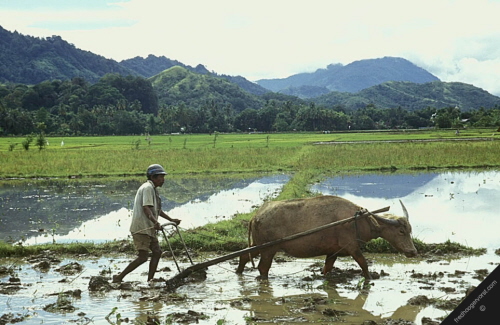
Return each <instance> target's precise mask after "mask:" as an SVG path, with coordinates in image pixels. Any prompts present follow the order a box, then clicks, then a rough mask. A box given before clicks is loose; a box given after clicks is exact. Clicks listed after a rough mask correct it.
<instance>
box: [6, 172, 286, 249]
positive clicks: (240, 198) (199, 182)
mask: <svg viewBox="0 0 500 325" xmlns="http://www.w3.org/2000/svg"><path fill="white" fill-rule="evenodd" d="M288 179H289V176H287V175H266V176H253V177H232V178H230V177H227V178H220V177H219V178H213V177H206V178H202V177H200V178H196V179H193V178H190V179H171V178H169V179H166V181H165V184H164V185H163V187H162V188H160V189H159V192H160V195H161V196H162V204H163V209H164V211H166V212H167V213H168V214H169V215H170V216H172V217H174V218H178V219H181V220H182V224H181V226H182V227H183V228H192V227H197V226H201V225H204V224H206V223H209V222H216V221H218V220H221V219H224V218H230V217H231V216H233V215H234V214H236V213H245V212H250V211H251V210H252V209H253V208H254V207H255V206H258V205H260V204H262V202H263V201H264V200H265V199H267V198H271V197H273V196H275V195H276V194H277V193H279V191H280V189H281V187H282V186H283V184H285V183H286V182H287V180H288ZM142 182H143V180H142V179H124V180H114V181H106V180H60V179H51V180H28V181H27V180H17V181H16V180H10V181H6V182H1V183H0V205H1V208H2V209H1V210H2V212H0V240H4V241H11V242H16V241H22V242H23V243H24V244H25V245H26V244H27V245H31V244H41V243H46V242H56V243H65V242H81V241H92V242H103V241H109V240H119V239H126V238H127V236H128V235H129V231H128V229H129V226H130V218H131V209H132V202H133V200H134V196H135V193H136V191H137V188H138V187H139V186H140V185H141V183H142Z"/></svg>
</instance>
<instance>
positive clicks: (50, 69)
mask: <svg viewBox="0 0 500 325" xmlns="http://www.w3.org/2000/svg"><path fill="white" fill-rule="evenodd" d="M174 66H180V67H183V68H186V69H188V70H190V71H192V72H195V73H199V74H211V72H210V71H208V70H207V69H206V68H205V67H204V66H203V65H202V64H199V65H197V66H196V67H191V66H188V65H185V64H183V63H182V62H179V61H176V60H171V59H168V58H166V57H164V56H161V57H157V56H154V55H149V56H148V57H147V58H141V57H135V58H132V59H127V60H123V61H121V62H119V63H118V62H116V61H115V60H111V59H106V58H104V57H103V56H100V55H97V54H94V53H92V52H88V51H83V50H80V49H78V48H76V47H75V46H74V45H72V44H70V43H68V42H66V41H65V40H63V39H62V38H61V37H59V36H52V37H47V38H39V37H32V36H25V35H22V34H19V33H18V32H9V31H7V30H5V29H3V28H2V27H1V26H0V82H13V83H22V84H37V83H40V82H42V81H46V80H55V79H59V80H69V79H73V78H75V77H81V78H84V79H85V80H87V81H89V82H90V83H95V82H97V81H98V80H99V79H100V78H101V77H102V76H104V75H106V74H108V73H117V74H120V75H123V76H128V75H134V76H141V77H144V78H149V77H152V76H154V75H156V74H158V73H160V72H162V71H164V70H167V69H169V68H172V67H174ZM214 75H215V76H218V75H217V74H214ZM218 77H220V78H224V79H226V80H228V81H230V82H232V83H234V84H236V85H238V86H240V87H241V88H243V89H245V90H246V91H248V92H250V93H252V94H256V95H260V94H264V93H266V92H268V90H266V89H265V88H263V87H261V86H259V85H257V84H255V83H253V82H250V81H248V80H247V79H245V78H243V77H239V76H238V77H233V76H226V75H220V76H218Z"/></svg>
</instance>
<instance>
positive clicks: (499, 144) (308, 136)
mask: <svg viewBox="0 0 500 325" xmlns="http://www.w3.org/2000/svg"><path fill="white" fill-rule="evenodd" d="M495 134H496V133H495V131H494V130H467V131H462V132H461V134H460V136H459V138H460V139H464V138H478V137H485V138H487V139H488V140H492V139H494V137H495ZM455 137H457V136H455V132H454V130H438V131H435V130H433V131H401V132H393V131H387V132H358V133H354V132H344V133H332V134H321V133H288V134H271V135H269V134H219V135H217V138H214V135H206V134H202V135H166V136H153V137H152V140H151V141H150V142H148V141H146V139H145V138H144V137H137V136H130V137H72V138H67V137H66V138H60V137H59V138H58V137H47V139H48V141H49V146H48V147H47V148H46V149H43V150H38V149H36V148H32V149H30V150H29V151H25V150H24V149H22V146H20V145H19V146H18V145H16V146H14V150H12V151H10V150H9V148H10V147H12V145H13V144H14V143H20V142H22V140H23V138H0V161H1V162H2V164H1V167H0V179H1V178H30V177H70V178H75V177H103V176H105V177H123V176H143V175H144V170H145V168H146V166H147V165H149V164H152V163H161V164H162V165H163V166H164V167H165V168H166V169H167V171H168V172H169V174H173V175H189V177H196V176H195V175H197V174H211V175H213V174H227V173H255V172H278V171H286V172H288V173H290V174H291V175H293V177H292V178H291V180H290V181H289V182H288V183H287V184H286V185H285V186H284V187H283V189H282V192H281V193H280V195H279V196H278V198H277V199H279V200H285V199H292V198H299V197H308V196H313V195H315V194H314V193H311V192H310V191H309V186H310V185H311V184H313V183H315V182H317V181H319V180H321V178H322V177H323V176H324V175H326V174H330V175H331V174H332V173H345V172H349V173H352V172H365V171H374V170H405V171H411V170H420V169H433V168H478V167H481V168H484V167H499V166H500V155H498V152H499V151H500V141H445V142H412V141H411V140H417V139H427V140H429V139H445V138H450V139H452V138H455ZM371 140H380V141H386V142H378V143H366V141H371ZM394 140H406V141H404V142H388V141H394ZM62 141H64V146H61V145H60V143H61V142H62ZM325 141H327V142H328V141H355V142H356V143H354V144H353V143H350V144H330V145H315V144H314V143H317V142H325ZM252 215H253V213H249V214H241V215H238V216H236V217H235V218H233V219H231V220H224V221H221V222H218V223H215V224H208V225H205V226H203V227H200V228H197V229H192V230H189V231H185V232H184V235H183V236H184V239H185V241H186V244H187V245H188V247H190V248H194V249H198V250H204V251H234V250H239V249H243V248H245V247H246V245H247V224H248V220H250V218H251V217H252ZM172 244H173V245H174V247H176V249H182V246H181V245H180V243H179V241H178V239H176V238H175V236H174V238H173V239H172ZM452 244H453V243H444V244H441V245H443V246H432V247H431V246H426V245H427V244H424V243H421V242H418V241H417V242H416V245H417V249H418V250H419V251H426V250H429V251H431V250H434V251H435V252H437V251H453V250H458V251H459V252H466V251H467V250H464V249H462V248H460V247H458V248H457V246H454V245H455V244H453V245H452ZM384 245H386V244H384V243H383V242H382V243H380V242H378V241H372V242H370V244H369V245H367V247H366V248H365V249H367V250H369V251H384V252H387V251H390V250H391V249H392V248H390V247H384ZM457 245H458V244H457ZM429 247H430V248H429ZM47 249H49V250H51V251H55V252H58V253H61V254H64V253H77V254H83V253H84V254H94V253H111V252H117V251H123V252H130V253H133V252H134V249H133V247H132V246H131V245H130V243H123V242H116V243H108V244H103V245H94V244H79V243H78V244H67V245H58V244H54V245H37V246H29V247H24V246H12V245H10V244H6V243H2V242H0V257H6V256H24V255H33V254H39V253H41V252H43V251H44V250H47ZM165 249H166V248H165Z"/></svg>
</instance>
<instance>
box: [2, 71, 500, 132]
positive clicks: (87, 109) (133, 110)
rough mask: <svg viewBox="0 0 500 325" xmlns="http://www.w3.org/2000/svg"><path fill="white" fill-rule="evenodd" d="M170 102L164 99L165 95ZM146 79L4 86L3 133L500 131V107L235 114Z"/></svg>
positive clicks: (271, 106)
mask: <svg viewBox="0 0 500 325" xmlns="http://www.w3.org/2000/svg"><path fill="white" fill-rule="evenodd" d="M163 97H165V94H163ZM159 98H160V99H161V98H162V96H158V93H157V91H156V90H155V89H154V88H153V86H152V84H151V82H150V81H149V80H148V79H145V78H142V77H137V76H121V75H118V74H108V75H105V76H104V77H102V78H101V79H100V80H99V81H98V82H97V83H95V84H90V83H89V82H87V81H86V80H85V79H83V78H73V79H72V80H66V81H60V80H53V81H44V82H41V83H39V84H36V85H33V86H28V85H24V84H5V85H0V134H1V135H4V136H10V135H29V134H39V133H43V134H46V135H61V136H62V135H65V136H66V135H67V136H71V135H132V134H144V133H149V134H165V133H175V132H189V133H210V132H215V131H217V132H249V131H260V132H286V131H339V130H377V129H378V130H380V129H406V128H411V129H415V128H424V127H438V128H460V127H463V126H464V125H470V126H474V127H498V126H500V107H498V106H495V107H491V108H482V107H481V108H478V109H476V110H469V111H461V110H460V108H459V107H446V108H440V109H436V108H432V107H427V108H425V109H421V110H416V111H408V110H406V109H405V108H404V107H399V108H380V107H376V106H375V105H372V104H369V105H366V106H365V107H363V108H361V109H357V110H348V109H346V108H345V107H342V106H341V105H337V106H324V105H319V104H314V103H312V102H307V101H303V100H300V99H296V100H294V99H292V98H291V97H288V96H280V95H279V94H274V93H268V94H264V95H261V96H260V98H261V99H262V103H263V104H262V105H261V106H259V107H255V108H246V109H244V110H237V109H235V108H234V107H233V105H232V104H231V103H229V102H228V101H226V102H224V101H220V100H214V99H210V98H209V97H207V98H206V99H205V100H203V101H202V102H201V103H200V102H198V103H197V104H196V105H194V106H193V105H189V104H186V103H184V102H176V103H175V104H168V103H167V102H165V101H162V100H159Z"/></svg>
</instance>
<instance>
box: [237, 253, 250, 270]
mask: <svg viewBox="0 0 500 325" xmlns="http://www.w3.org/2000/svg"><path fill="white" fill-rule="evenodd" d="M248 261H250V254H243V255H241V256H240V262H239V263H238V268H237V269H236V273H238V274H241V273H243V270H244V269H245V265H246V264H247V263H248Z"/></svg>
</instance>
